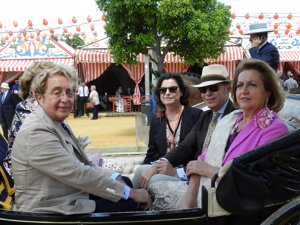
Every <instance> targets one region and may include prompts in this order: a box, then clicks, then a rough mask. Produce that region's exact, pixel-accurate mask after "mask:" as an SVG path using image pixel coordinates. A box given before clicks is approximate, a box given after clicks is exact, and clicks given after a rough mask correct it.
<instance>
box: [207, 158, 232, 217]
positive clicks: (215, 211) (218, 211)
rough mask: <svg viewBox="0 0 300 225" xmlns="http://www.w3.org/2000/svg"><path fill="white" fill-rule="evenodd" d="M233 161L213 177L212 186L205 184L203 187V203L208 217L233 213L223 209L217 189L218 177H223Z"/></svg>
mask: <svg viewBox="0 0 300 225" xmlns="http://www.w3.org/2000/svg"><path fill="white" fill-rule="evenodd" d="M230 165H231V163H228V164H226V165H225V166H223V167H222V168H221V169H220V171H219V173H218V174H216V175H215V176H214V177H213V178H212V182H211V187H210V188H209V189H206V188H205V187H204V186H203V188H202V205H203V209H205V210H206V213H207V217H219V216H228V215H230V214H231V213H230V212H228V211H226V210H225V209H223V208H222V207H221V206H220V205H219V203H218V201H217V197H216V190H217V188H216V187H215V183H216V180H217V178H218V177H222V176H223V175H224V174H225V173H226V172H227V171H228V169H229V167H230Z"/></svg>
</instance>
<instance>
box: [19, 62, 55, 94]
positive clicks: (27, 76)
mask: <svg viewBox="0 0 300 225" xmlns="http://www.w3.org/2000/svg"><path fill="white" fill-rule="evenodd" d="M55 65H56V64H55V63H53V62H51V61H39V62H34V63H33V65H31V66H30V67H28V68H27V70H26V71H25V72H24V73H23V75H22V76H21V78H20V79H19V85H20V91H19V95H20V97H21V98H23V99H25V98H27V96H28V95H29V94H30V87H31V82H32V80H33V78H34V77H35V76H36V75H37V74H39V73H41V72H42V71H45V70H48V69H50V68H53V67H55Z"/></svg>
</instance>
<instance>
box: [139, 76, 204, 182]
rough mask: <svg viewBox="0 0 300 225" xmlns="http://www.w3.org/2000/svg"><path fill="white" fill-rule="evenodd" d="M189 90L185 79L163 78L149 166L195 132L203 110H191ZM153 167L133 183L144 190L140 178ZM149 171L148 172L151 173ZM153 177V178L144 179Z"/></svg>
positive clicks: (141, 169) (157, 91) (152, 128)
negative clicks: (190, 133)
mask: <svg viewBox="0 0 300 225" xmlns="http://www.w3.org/2000/svg"><path fill="white" fill-rule="evenodd" d="M188 98H189V89H188V87H186V86H185V84H184V81H183V78H182V76H181V75H179V74H176V73H165V74H163V75H162V76H161V77H160V78H159V80H158V82H157V86H156V89H155V101H156V111H157V114H156V117H154V118H152V121H151V125H150V134H149V144H148V151H147V154H146V157H145V159H144V163H145V164H151V163H155V162H156V161H157V160H159V159H160V158H162V157H163V156H164V155H165V154H166V153H167V152H169V151H172V150H173V149H174V148H175V147H176V146H177V145H178V144H179V143H180V142H181V141H182V140H184V138H185V137H186V135H187V134H188V133H189V132H190V131H191V129H192V127H193V125H194V124H195V123H196V121H197V120H198V118H199V116H200V114H201V112H202V110H200V109H196V108H192V107H189V106H188V105H189V101H188ZM150 166H151V165H142V166H140V167H139V168H138V170H137V171H136V173H135V178H134V179H133V183H134V185H136V186H140V185H141V184H140V182H139V180H140V176H141V175H142V173H143V172H144V171H145V172H146V170H147V168H149V167H150ZM147 171H148V170H147ZM143 176H146V177H149V179H150V177H152V175H150V174H149V176H148V175H143Z"/></svg>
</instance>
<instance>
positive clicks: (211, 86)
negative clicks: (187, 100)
mask: <svg viewBox="0 0 300 225" xmlns="http://www.w3.org/2000/svg"><path fill="white" fill-rule="evenodd" d="M207 90H209V91H211V92H217V91H218V90H219V86H218V85H217V84H214V85H210V86H206V87H200V88H199V91H200V93H201V94H204V93H206V91H207Z"/></svg>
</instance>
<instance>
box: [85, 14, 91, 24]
mask: <svg viewBox="0 0 300 225" xmlns="http://www.w3.org/2000/svg"><path fill="white" fill-rule="evenodd" d="M86 19H87V21H88V22H89V23H90V22H92V17H91V16H90V15H88V17H87V18H86Z"/></svg>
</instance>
